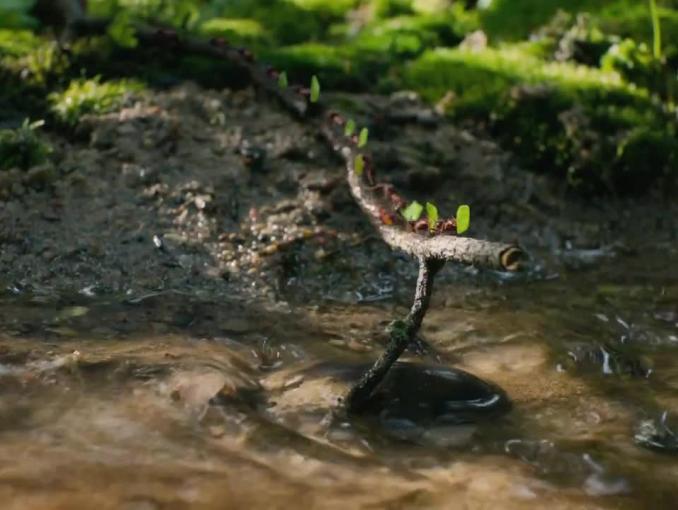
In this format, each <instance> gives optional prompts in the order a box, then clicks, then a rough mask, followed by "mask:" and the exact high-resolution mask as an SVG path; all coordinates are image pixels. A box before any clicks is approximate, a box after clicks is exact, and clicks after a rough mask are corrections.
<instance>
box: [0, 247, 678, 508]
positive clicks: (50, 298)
mask: <svg viewBox="0 0 678 510" xmlns="http://www.w3.org/2000/svg"><path fill="white" fill-rule="evenodd" d="M587 255H589V254H587V253H583V254H582V253H574V252H573V253H570V254H569V256H581V257H585V256H587ZM675 256H676V253H675V251H674V252H671V251H670V250H669V251H668V252H667V251H666V250H661V251H660V250H657V251H656V252H650V253H645V254H643V256H642V257H641V256H619V257H613V258H610V259H608V260H606V261H605V263H604V264H597V265H595V266H593V267H591V266H588V267H587V268H584V269H566V268H564V267H563V268H562V270H559V271H558V272H549V271H542V272H541V273H540V274H538V275H532V276H530V275H528V276H516V277H510V278H507V277H503V276H499V275H497V274H493V273H484V274H480V275H478V274H476V273H475V272H474V271H472V270H469V269H464V268H455V267H448V268H446V269H445V270H444V271H443V273H442V278H441V279H440V281H439V282H437V287H436V289H435V291H434V296H433V300H432V304H431V309H430V312H429V314H428V316H427V317H426V319H425V321H424V326H423V332H422V342H421V345H420V346H419V348H418V349H413V350H412V352H408V353H407V355H406V356H405V357H404V359H405V360H406V364H404V365H402V366H403V367H406V366H409V367H410V369H408V370H409V371H408V370H405V371H404V372H403V373H402V377H403V378H404V384H403V385H401V387H400V389H399V390H397V391H400V392H404V393H405V394H407V393H408V392H415V394H416V391H417V390H416V387H417V384H418V383H417V381H418V380H419V379H418V378H417V377H418V375H421V373H422V372H423V371H425V370H427V368H426V367H429V370H433V369H435V370H439V371H440V370H442V371H445V370H448V369H449V367H452V366H454V367H456V368H458V369H462V370H465V371H467V372H470V373H472V374H474V375H476V376H479V377H481V378H483V379H484V380H487V381H491V382H492V383H494V384H496V385H498V386H500V387H501V388H502V389H503V390H504V391H505V392H506V393H507V395H508V397H509V398H510V399H511V401H512V408H511V409H510V411H508V412H506V413H504V414H502V415H499V416H492V417H485V418H483V419H480V420H478V421H477V422H475V423H474V422H472V421H471V422H462V423H432V422H431V421H430V420H426V419H424V418H423V417H420V416H418V415H417V414H416V412H415V413H414V414H412V413H410V415H408V416H406V417H399V416H397V415H389V416H386V415H385V414H384V413H382V415H381V416H376V417H372V418H368V417H360V416H358V417H356V416H346V415H345V413H342V412H341V411H340V410H338V409H339V407H338V405H337V401H338V399H339V398H340V397H341V396H342V395H343V393H344V392H345V391H346V389H347V388H348V385H349V384H350V382H351V381H352V380H355V378H357V376H358V374H359V373H360V370H361V369H362V368H364V367H365V366H367V364H368V363H369V362H370V361H371V360H372V359H373V358H374V356H375V355H376V354H377V353H378V352H380V349H382V347H383V341H384V338H385V337H384V334H383V330H384V327H385V326H386V325H387V324H388V322H389V321H390V320H391V319H393V318H395V317H398V316H400V315H402V314H403V312H404V311H405V310H406V307H407V300H408V297H407V296H408V289H409V288H410V286H407V285H406V286H403V287H404V288H403V290H402V291H400V292H393V293H388V292H386V293H385V294H383V295H382V296H381V299H379V300H365V299H361V298H362V297H363V296H362V295H359V294H358V293H357V292H356V293H355V294H354V296H353V299H352V300H351V299H344V300H337V299H331V298H325V299H322V298H320V299H315V300H314V301H313V302H310V303H309V302H304V296H301V297H300V295H297V293H296V291H295V287H294V286H291V287H289V295H288V298H289V299H288V300H287V301H284V302H282V301H281V302H280V303H279V304H277V305H275V306H272V305H271V304H270V303H266V302H262V303H259V304H258V303H257V302H256V301H252V300H249V299H247V300H246V299H238V297H237V296H234V295H230V296H228V295H224V297H223V299H215V298H214V297H212V298H204V297H200V295H199V293H195V292H191V289H190V288H186V289H185V290H181V291H169V290H164V291H159V292H155V293H147V294H144V295H131V294H129V293H127V294H120V293H103V294H97V293H94V292H92V291H91V289H84V290H83V291H81V292H79V293H72V294H67V295H64V294H59V293H54V292H52V291H50V289H48V288H39V287H33V288H28V287H24V288H21V287H18V286H16V285H12V284H9V283H8V284H7V285H6V286H5V287H3V292H2V294H1V296H2V297H1V299H0V378H1V379H2V385H1V386H0V438H1V439H0V444H1V445H2V446H0V466H1V467H0V498H1V499H2V501H4V502H5V503H3V508H6V509H12V510H14V509H17V510H18V509H29V508H30V509H35V508H41V509H70V510H77V509H91V508H98V509H100V510H103V509H108V508H111V509H112V508H116V509H125V510H132V509H134V510H142V509H143V510H147V509H148V510H152V509H183V508H196V509H203V508H204V509H217V508H218V509H223V508H259V507H262V508H263V507H266V508H300V507H308V508H504V509H514V508H515V509H518V508H535V505H536V506H538V507H540V508H543V507H546V506H548V507H549V508H669V507H671V506H672V504H673V503H672V502H673V501H674V500H675V497H676V496H677V495H678V489H676V485H675V480H676V477H677V476H678V461H677V460H676V457H675V455H674V456H672V455H671V453H670V452H667V451H662V448H663V447H666V448H669V449H670V448H671V447H673V448H674V449H675V447H676V445H675V444H673V445H670V444H666V442H662V441H655V442H654V444H651V443H652V437H653V436H652V434H651V433H650V435H649V436H648V432H647V431H648V427H649V428H650V429H649V430H650V431H651V432H652V431H655V432H657V430H659V432H661V431H664V432H665V433H664V435H663V436H662V435H661V434H659V435H660V436H661V438H663V439H667V438H668V439H669V440H670V439H671V438H672V436H671V429H670V424H671V423H672V422H674V419H675V416H676V413H677V412H678V392H677V391H676V390H678V273H676V271H675V268H674V267H673V266H672V262H673V261H674V260H675ZM401 294H402V295H401ZM430 367H434V368H430ZM446 367H448V368H446ZM429 397H430V398H431V399H436V398H442V397H441V396H440V395H438V396H436V395H430V396H429ZM665 411H666V412H667V414H666V416H665V417H664V418H665V422H663V423H664V425H662V415H663V414H664V412H665ZM387 414H388V413H387ZM396 414H397V413H396ZM422 416H423V415H422ZM420 418H421V419H420ZM674 423H678V422H674ZM653 427H654V428H653ZM662 427H663V428H662ZM661 438H660V439H661ZM655 439H657V438H656V437H655ZM674 439H675V438H674ZM7 502H9V506H7Z"/></svg>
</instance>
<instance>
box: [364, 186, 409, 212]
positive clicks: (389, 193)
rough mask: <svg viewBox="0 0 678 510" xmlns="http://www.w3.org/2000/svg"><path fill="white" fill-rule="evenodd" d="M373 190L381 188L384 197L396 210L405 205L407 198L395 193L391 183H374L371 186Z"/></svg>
mask: <svg viewBox="0 0 678 510" xmlns="http://www.w3.org/2000/svg"><path fill="white" fill-rule="evenodd" d="M372 189H373V190H382V192H383V194H384V198H385V199H386V200H388V201H389V202H391V206H392V207H393V209H395V210H396V211H399V210H400V209H404V208H405V207H407V200H405V199H404V198H403V197H401V196H400V195H398V193H396V191H395V188H394V187H393V184H376V185H373V186H372Z"/></svg>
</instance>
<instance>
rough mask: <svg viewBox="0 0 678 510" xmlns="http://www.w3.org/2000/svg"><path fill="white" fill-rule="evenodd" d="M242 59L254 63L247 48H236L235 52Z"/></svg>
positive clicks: (252, 56)
mask: <svg viewBox="0 0 678 510" xmlns="http://www.w3.org/2000/svg"><path fill="white" fill-rule="evenodd" d="M236 51H237V52H238V53H239V54H240V56H241V57H242V58H244V59H245V60H247V62H254V55H253V54H252V52H251V51H250V50H248V49H247V48H238V49H237V50H236Z"/></svg>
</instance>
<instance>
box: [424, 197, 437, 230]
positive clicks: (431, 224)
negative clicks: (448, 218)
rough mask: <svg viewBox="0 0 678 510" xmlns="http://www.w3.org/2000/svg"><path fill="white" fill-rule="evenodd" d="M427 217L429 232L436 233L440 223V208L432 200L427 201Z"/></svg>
mask: <svg viewBox="0 0 678 510" xmlns="http://www.w3.org/2000/svg"><path fill="white" fill-rule="evenodd" d="M426 218H427V219H428V230H429V232H431V233H434V232H435V231H436V225H437V224H438V208H437V207H436V206H435V204H432V203H431V202H426Z"/></svg>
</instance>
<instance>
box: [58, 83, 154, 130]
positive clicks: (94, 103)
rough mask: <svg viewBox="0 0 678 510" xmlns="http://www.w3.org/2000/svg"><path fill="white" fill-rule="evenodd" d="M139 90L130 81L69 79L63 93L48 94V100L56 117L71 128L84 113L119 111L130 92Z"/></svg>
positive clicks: (138, 85) (137, 86)
mask: <svg viewBox="0 0 678 510" xmlns="http://www.w3.org/2000/svg"><path fill="white" fill-rule="evenodd" d="M141 88H142V86H141V84H140V83H138V82H134V81H130V80H117V81H108V82H102V81H101V79H100V78H99V77H96V78H94V79H91V80H85V79H79V80H73V81H72V82H71V83H70V85H69V86H68V88H66V90H64V91H62V92H53V93H51V94H50V95H49V96H48V99H49V101H50V104H51V110H52V113H53V114H54V115H55V116H56V118H57V119H59V120H60V121H61V122H64V123H65V124H68V125H70V126H75V125H76V124H77V123H78V121H79V120H80V118H81V117H82V116H83V115H85V114H89V113H91V114H102V113H108V112H110V111H113V110H115V109H117V108H119V107H120V106H121V105H122V104H123V103H124V102H125V100H126V99H128V98H129V96H130V94H131V93H133V92H135V91H138V90H140V89H141Z"/></svg>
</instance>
